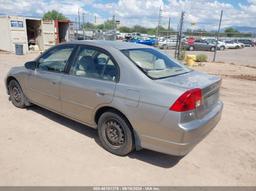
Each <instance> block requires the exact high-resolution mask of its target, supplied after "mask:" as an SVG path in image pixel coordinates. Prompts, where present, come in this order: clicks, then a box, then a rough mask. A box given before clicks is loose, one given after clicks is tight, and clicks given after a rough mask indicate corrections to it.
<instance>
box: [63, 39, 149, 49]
mask: <svg viewBox="0 0 256 191" xmlns="http://www.w3.org/2000/svg"><path fill="white" fill-rule="evenodd" d="M65 44H83V45H92V46H97V47H103V48H108V47H112V48H115V49H118V50H124V49H136V48H150V46H146V45H142V44H136V43H131V42H122V41H111V40H74V41H70V42H67V43H65Z"/></svg>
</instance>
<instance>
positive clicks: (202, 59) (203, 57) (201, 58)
mask: <svg viewBox="0 0 256 191" xmlns="http://www.w3.org/2000/svg"><path fill="white" fill-rule="evenodd" d="M207 61H208V57H207V55H205V54H198V55H197V56H196V62H207Z"/></svg>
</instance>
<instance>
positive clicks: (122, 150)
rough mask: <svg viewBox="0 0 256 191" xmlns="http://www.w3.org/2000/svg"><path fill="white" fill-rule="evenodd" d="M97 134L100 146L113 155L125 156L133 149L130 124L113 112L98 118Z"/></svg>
mask: <svg viewBox="0 0 256 191" xmlns="http://www.w3.org/2000/svg"><path fill="white" fill-rule="evenodd" d="M98 134H99V138H100V141H101V143H102V146H103V147H104V148H105V149H106V150H107V151H109V152H111V153H113V154H115V155H119V156H125V155H127V154H128V153H130V152H131V151H132V150H133V148H134V141H133V133H132V130H131V127H130V124H129V123H128V122H127V120H126V119H125V118H124V117H123V116H121V115H119V114H117V113H115V112H105V113H103V114H102V115H101V116H100V118H99V121H98Z"/></svg>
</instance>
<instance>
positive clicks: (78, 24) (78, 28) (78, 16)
mask: <svg viewBox="0 0 256 191" xmlns="http://www.w3.org/2000/svg"><path fill="white" fill-rule="evenodd" d="M79 29H80V12H79V8H78V30H79Z"/></svg>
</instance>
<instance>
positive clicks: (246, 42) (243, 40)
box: [237, 39, 254, 47]
mask: <svg viewBox="0 0 256 191" xmlns="http://www.w3.org/2000/svg"><path fill="white" fill-rule="evenodd" d="M237 41H238V42H240V43H243V44H244V45H245V46H246V47H254V43H253V41H252V40H249V39H237Z"/></svg>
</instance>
